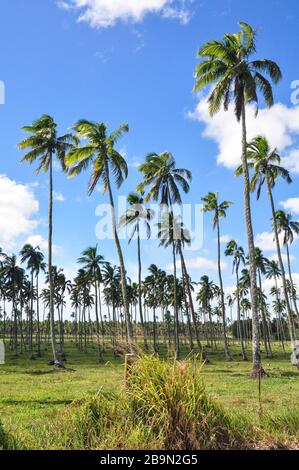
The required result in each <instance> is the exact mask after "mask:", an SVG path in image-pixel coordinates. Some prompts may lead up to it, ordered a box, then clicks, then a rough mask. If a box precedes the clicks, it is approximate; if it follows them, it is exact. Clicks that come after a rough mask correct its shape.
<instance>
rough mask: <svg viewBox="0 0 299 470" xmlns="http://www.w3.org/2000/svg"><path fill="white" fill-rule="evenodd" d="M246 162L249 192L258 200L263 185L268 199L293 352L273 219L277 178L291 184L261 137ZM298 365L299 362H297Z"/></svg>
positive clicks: (275, 154) (250, 147) (252, 145)
mask: <svg viewBox="0 0 299 470" xmlns="http://www.w3.org/2000/svg"><path fill="white" fill-rule="evenodd" d="M247 161H248V166H249V168H252V169H253V171H254V174H253V176H252V179H251V191H255V190H256V193H257V199H259V197H260V194H261V190H262V187H263V185H264V183H266V186H267V192H268V196H269V199H270V205H271V211H272V220H273V229H274V239H275V243H276V250H277V257H278V263H279V268H280V271H281V280H282V286H283V292H284V298H285V302H286V308H287V314H288V324H289V330H290V337H291V342H292V347H293V352H294V351H296V347H297V346H296V329H295V324H294V318H293V313H292V310H291V305H290V300H289V295H288V289H287V282H286V274H285V268H284V264H283V260H282V254H281V247H280V240H279V231H278V225H277V219H276V217H275V214H276V210H275V204H274V198H273V188H274V186H275V183H276V180H277V178H278V177H279V176H280V177H282V178H283V179H284V180H285V181H286V182H287V183H291V182H292V179H291V177H290V174H289V172H288V170H287V169H286V168H284V167H282V166H281V165H280V156H279V154H278V152H277V149H271V148H270V146H269V143H268V141H267V139H266V138H265V137H263V136H257V137H255V138H254V139H253V140H252V141H251V142H250V144H249V145H248V148H247ZM237 172H238V174H240V173H241V172H242V169H241V168H238V170H237ZM298 365H299V362H298Z"/></svg>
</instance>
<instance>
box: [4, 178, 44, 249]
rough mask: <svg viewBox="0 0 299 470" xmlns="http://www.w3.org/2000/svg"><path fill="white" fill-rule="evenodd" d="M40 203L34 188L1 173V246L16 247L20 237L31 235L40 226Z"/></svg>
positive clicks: (6, 247) (5, 247)
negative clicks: (38, 215)
mask: <svg viewBox="0 0 299 470" xmlns="http://www.w3.org/2000/svg"><path fill="white" fill-rule="evenodd" d="M38 211H39V203H38V201H37V199H36V198H35V195H34V193H33V191H32V189H31V188H30V187H29V186H27V185H25V184H20V183H17V182H16V181H14V180H11V179H10V178H8V177H7V176H5V175H0V246H1V247H2V248H3V249H4V250H13V249H15V247H16V245H17V241H18V237H20V236H27V235H30V234H31V233H32V232H33V230H34V229H35V228H36V227H37V226H38V224H39V221H38V220H37V219H36V218H35V217H36V216H37V214H38Z"/></svg>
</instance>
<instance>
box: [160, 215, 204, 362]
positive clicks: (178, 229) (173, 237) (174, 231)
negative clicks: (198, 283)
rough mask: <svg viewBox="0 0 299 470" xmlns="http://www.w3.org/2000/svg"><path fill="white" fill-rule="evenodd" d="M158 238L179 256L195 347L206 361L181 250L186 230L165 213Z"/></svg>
mask: <svg viewBox="0 0 299 470" xmlns="http://www.w3.org/2000/svg"><path fill="white" fill-rule="evenodd" d="M158 229H159V231H158V237H159V239H160V246H164V247H168V246H169V245H172V246H174V247H175V251H176V253H178V254H179V256H180V260H181V268H182V273H183V282H184V288H185V289H186V293H187V297H188V302H189V307H190V310H191V315H192V320H193V324H194V329H195V334H196V340H197V345H198V348H199V351H200V353H201V356H202V359H203V360H206V361H207V357H206V354H205V352H204V350H203V346H202V343H201V340H200V335H199V331H198V327H197V319H196V314H195V309H194V304H193V298H192V289H191V282H190V277H189V275H188V271H187V267H186V263H185V258H184V254H183V249H184V246H185V245H190V243H191V237H190V233H189V231H188V229H187V228H186V227H185V225H184V223H183V222H182V221H181V220H180V218H179V217H174V216H173V214H172V213H165V214H164V215H163V218H162V221H161V222H160V223H159V224H158Z"/></svg>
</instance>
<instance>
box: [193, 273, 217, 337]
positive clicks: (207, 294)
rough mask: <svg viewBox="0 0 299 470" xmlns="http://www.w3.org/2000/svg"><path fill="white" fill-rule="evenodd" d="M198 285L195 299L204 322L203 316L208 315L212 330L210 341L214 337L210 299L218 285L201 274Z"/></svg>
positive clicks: (215, 294) (215, 292)
mask: <svg viewBox="0 0 299 470" xmlns="http://www.w3.org/2000/svg"><path fill="white" fill-rule="evenodd" d="M198 285H199V286H200V289H199V291H198V293H197V296H196V300H197V301H198V302H199V303H200V306H201V309H202V313H203V320H204V324H205V318H206V315H208V317H209V321H210V327H211V330H212V335H211V336H212V338H211V339H212V341H213V339H215V338H214V328H213V322H212V316H211V313H212V309H211V301H212V300H213V299H214V298H215V297H216V296H217V295H218V286H216V284H214V282H213V281H211V280H210V279H209V276H206V275H204V276H202V277H201V278H200V281H199V283H198ZM207 338H208V336H207Z"/></svg>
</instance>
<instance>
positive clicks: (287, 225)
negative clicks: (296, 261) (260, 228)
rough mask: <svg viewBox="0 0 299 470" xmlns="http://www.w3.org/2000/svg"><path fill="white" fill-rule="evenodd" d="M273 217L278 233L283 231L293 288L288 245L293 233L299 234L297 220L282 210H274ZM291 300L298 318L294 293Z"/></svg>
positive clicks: (291, 240)
mask: <svg viewBox="0 0 299 470" xmlns="http://www.w3.org/2000/svg"><path fill="white" fill-rule="evenodd" d="M275 219H276V224H277V230H278V233H283V245H284V246H285V248H286V252H287V262H288V271H289V278H290V282H291V285H292V288H293V289H294V288H295V286H294V282H293V277H292V269H291V259H290V249H289V247H290V245H291V244H292V243H293V241H294V235H298V234H299V222H298V221H296V220H292V215H291V214H286V213H285V212H284V211H282V210H279V211H276V213H275ZM295 290H296V289H295ZM292 300H293V303H294V307H295V311H296V314H297V317H298V318H299V312H298V306H297V298H296V293H295V295H294V296H292Z"/></svg>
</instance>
